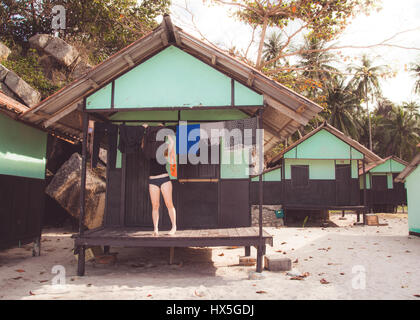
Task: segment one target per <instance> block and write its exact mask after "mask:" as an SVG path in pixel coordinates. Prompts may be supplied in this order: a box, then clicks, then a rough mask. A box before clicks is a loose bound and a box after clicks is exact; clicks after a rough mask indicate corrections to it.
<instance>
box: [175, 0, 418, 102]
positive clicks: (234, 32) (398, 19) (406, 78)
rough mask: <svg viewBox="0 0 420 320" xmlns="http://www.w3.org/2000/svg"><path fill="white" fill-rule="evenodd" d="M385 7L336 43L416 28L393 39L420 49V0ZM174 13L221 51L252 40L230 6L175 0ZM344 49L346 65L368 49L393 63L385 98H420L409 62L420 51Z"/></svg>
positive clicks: (379, 60)
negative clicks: (186, 8)
mask: <svg viewBox="0 0 420 320" xmlns="http://www.w3.org/2000/svg"><path fill="white" fill-rule="evenodd" d="M185 3H186V4H187V7H188V10H189V11H190V12H191V13H192V14H193V15H194V22H195V26H196V28H195V27H194V25H193V24H192V22H191V14H190V13H189V12H187V11H186V10H185ZM381 7H382V9H381V10H380V11H378V12H376V11H373V12H371V13H370V14H369V16H365V15H359V16H358V17H356V18H355V19H354V20H353V21H352V22H351V24H350V25H348V26H347V28H346V30H345V32H344V33H343V34H342V35H341V36H340V38H339V39H338V41H334V43H335V44H338V45H344V46H346V45H352V46H366V45H372V44H376V43H379V42H381V41H383V40H385V39H388V38H390V37H392V36H394V35H395V34H396V33H398V32H401V31H406V30H411V29H416V30H414V31H410V32H407V33H402V34H401V35H399V36H397V37H396V38H393V40H392V43H393V44H396V45H403V46H407V47H416V48H420V36H419V35H420V0H382V1H381ZM171 16H172V19H173V21H174V23H175V24H176V25H178V26H179V27H181V28H183V29H184V30H185V31H187V32H189V33H191V34H192V35H194V36H196V37H198V38H202V36H204V37H205V38H206V39H208V40H209V41H211V42H212V43H213V44H215V45H217V46H219V47H221V48H222V49H225V48H230V47H233V46H235V47H236V48H238V49H245V48H246V47H247V46H248V44H249V41H250V35H251V31H250V30H251V29H250V27H248V26H246V25H244V24H242V23H241V22H239V21H237V20H235V19H234V18H233V17H232V16H231V15H230V13H229V10H228V9H227V7H226V6H209V5H208V4H207V5H206V4H203V1H202V0H172V7H171ZM196 29H198V30H199V31H200V32H197V30H196ZM200 33H201V34H200ZM341 51H342V54H343V55H344V56H348V57H349V58H350V59H349V60H348V61H347V62H346V63H355V64H357V57H360V56H361V55H362V54H363V53H366V54H368V55H369V56H370V57H371V58H372V59H373V60H374V61H375V64H380V65H388V66H389V67H390V68H392V70H393V71H395V72H396V73H397V75H396V77H394V78H391V79H386V80H382V83H381V84H382V91H383V95H384V96H385V97H386V98H388V99H390V100H391V101H393V102H395V103H402V102H404V101H413V100H414V101H417V102H420V96H419V95H416V94H414V92H413V87H414V82H415V78H414V77H412V76H411V75H410V73H409V72H408V71H406V70H407V69H406V67H409V65H410V63H413V62H415V61H419V62H420V50H407V49H397V48H391V47H374V48H371V49H366V48H364V49H343V50H341ZM255 52H256V50H255V48H251V50H250V54H251V55H252V54H253V53H255ZM346 66H347V65H346V64H343V65H342V66H341V68H342V69H345V68H346Z"/></svg>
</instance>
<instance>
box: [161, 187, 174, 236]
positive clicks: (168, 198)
mask: <svg viewBox="0 0 420 320" xmlns="http://www.w3.org/2000/svg"><path fill="white" fill-rule="evenodd" d="M160 189H161V190H162V195H163V200H164V201H165V205H166V208H168V213H169V218H170V219H171V223H172V229H171V231H169V234H170V235H173V234H175V232H176V211H175V207H174V204H173V202H172V182H171V181H168V182H165V183H164V184H162V185H161V186H160Z"/></svg>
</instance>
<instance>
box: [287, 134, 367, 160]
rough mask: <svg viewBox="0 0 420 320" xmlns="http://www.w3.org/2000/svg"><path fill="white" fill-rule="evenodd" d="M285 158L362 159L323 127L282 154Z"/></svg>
mask: <svg viewBox="0 0 420 320" xmlns="http://www.w3.org/2000/svg"><path fill="white" fill-rule="evenodd" d="M284 158H285V159H363V154H361V153H360V152H358V151H357V150H355V149H353V148H351V146H350V145H348V144H347V143H345V142H344V141H342V140H340V139H338V138H337V137H336V136H334V135H333V134H331V133H329V132H328V131H327V130H325V129H323V130H320V131H319V132H317V133H316V134H314V135H313V136H311V137H310V138H308V139H306V140H305V141H303V142H302V143H300V144H299V145H297V146H296V147H295V148H293V149H291V150H289V151H288V152H286V153H285V154H284Z"/></svg>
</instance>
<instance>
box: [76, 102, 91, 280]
mask: <svg viewBox="0 0 420 320" xmlns="http://www.w3.org/2000/svg"><path fill="white" fill-rule="evenodd" d="M85 108H86V99H85V100H84V106H83V141H82V168H81V169H82V170H81V177H80V215H79V236H80V237H81V236H83V232H84V225H83V222H84V220H85V207H86V205H85V203H86V164H87V137H88V125H89V114H88V113H87V112H84V111H85ZM85 248H86V247H85V246H80V247H79V252H78V255H79V258H78V264H77V265H78V269H77V274H78V275H79V276H83V275H84V274H85Z"/></svg>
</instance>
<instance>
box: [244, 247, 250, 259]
mask: <svg viewBox="0 0 420 320" xmlns="http://www.w3.org/2000/svg"><path fill="white" fill-rule="evenodd" d="M250 255H251V247H250V246H246V247H245V257H249V256H250Z"/></svg>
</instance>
